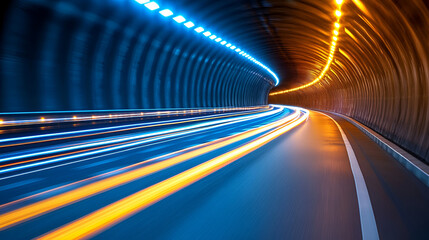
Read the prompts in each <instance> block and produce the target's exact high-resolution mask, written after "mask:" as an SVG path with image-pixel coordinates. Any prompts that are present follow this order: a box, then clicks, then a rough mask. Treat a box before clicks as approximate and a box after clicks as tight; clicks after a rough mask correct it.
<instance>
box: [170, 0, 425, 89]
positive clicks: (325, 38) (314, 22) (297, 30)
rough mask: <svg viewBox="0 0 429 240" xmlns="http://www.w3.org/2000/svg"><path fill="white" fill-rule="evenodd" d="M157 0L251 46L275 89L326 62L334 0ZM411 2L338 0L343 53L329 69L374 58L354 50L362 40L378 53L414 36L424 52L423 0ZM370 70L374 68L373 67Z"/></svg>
mask: <svg viewBox="0 0 429 240" xmlns="http://www.w3.org/2000/svg"><path fill="white" fill-rule="evenodd" d="M163 2H165V4H167V5H174V6H173V7H174V8H175V9H184V10H186V11H188V12H192V14H193V15H194V16H197V17H198V18H200V20H201V21H202V22H204V23H205V24H206V25H207V26H209V27H210V28H213V29H215V30H216V31H218V32H222V33H223V34H224V35H225V36H228V37H229V38H231V39H232V40H234V41H235V42H238V43H240V44H241V45H242V46H243V48H245V49H251V51H252V52H253V53H254V55H255V56H258V57H260V58H261V59H263V61H265V62H266V63H267V65H269V66H270V67H271V68H272V69H273V70H274V71H275V72H276V73H278V75H279V77H280V78H281V83H280V85H279V86H278V87H277V88H276V89H287V88H292V87H296V86H300V85H303V84H305V83H308V82H310V81H312V80H313V79H314V78H315V77H316V76H317V75H318V74H319V73H320V71H321V70H322V69H323V67H324V66H325V64H326V59H327V56H328V54H329V47H330V45H329V44H330V41H331V37H332V30H333V23H334V22H335V20H336V17H335V15H334V11H335V9H336V4H335V1H334V0H328V1H326V0H324V1H320V0H300V1H293V0H281V1H275V0H274V1H256V0H255V1H252V0H236V1H211V0H207V1H204V0H200V1H192V0H178V1H163ZM411 2H413V4H410V1H405V0H402V1H395V2H386V1H359V0H348V1H344V4H343V7H342V11H343V17H342V19H341V22H342V26H341V29H340V37H339V44H338V47H339V48H340V49H342V50H343V51H342V53H344V54H342V53H340V54H338V55H337V56H336V58H338V60H337V61H334V64H333V65H334V66H333V69H335V68H337V69H338V68H342V70H343V71H347V69H346V66H345V64H347V63H346V62H350V60H349V59H348V58H354V61H355V62H352V64H355V65H366V67H369V68H370V67H371V66H373V65H372V64H376V63H371V64H367V62H369V61H371V60H372V59H374V58H372V57H371V56H370V55H371V54H373V52H369V50H371V49H366V50H365V51H367V52H362V51H361V52H357V51H358V49H357V48H360V47H362V44H373V45H371V46H370V47H373V48H374V49H373V51H375V54H384V53H386V52H388V51H389V48H391V49H392V48H402V46H401V45H402V43H403V41H401V38H408V37H411V38H417V41H418V42H419V43H418V44H415V47H416V48H415V51H416V54H417V55H421V54H425V53H427V42H426V44H424V41H423V39H421V38H422V37H426V39H425V40H427V39H428V38H427V35H428V33H427V29H426V27H427V26H428V25H429V24H428V23H427V21H428V19H429V18H428V2H427V1H420V0H416V1H411ZM173 7H172V8H173ZM395 21H396V22H404V26H398V27H399V28H398V29H394V25H393V26H392V25H389V24H395ZM343 24H344V25H343ZM401 25H402V24H401ZM401 28H409V29H401ZM407 30H412V32H413V35H412V36H409V35H408V34H407V32H406V31H407ZM418 38H420V39H418ZM387 39H389V41H392V42H390V43H389V44H388V45H384V44H383V42H384V41H385V40H387ZM404 40H405V39H404ZM414 40H416V39H414ZM371 41H378V43H377V42H374V43H371ZM412 41H413V39H411V42H410V43H408V44H414V43H413V42H412ZM383 45H384V46H383ZM389 45H390V46H389ZM395 45H396V46H395ZM419 47H420V49H418V48H419ZM425 48H426V49H425ZM377 52H378V53H377ZM347 53H349V54H347ZM352 54H353V56H351V55H352ZM363 54H364V55H363ZM403 54H406V53H403ZM409 54H411V53H409ZM387 57H391V58H395V60H394V61H401V58H406V57H407V56H387ZM420 57H421V58H423V57H424V56H420ZM401 64H402V63H401ZM403 64H407V63H403ZM375 67H376V66H375ZM350 71H352V70H351V69H350ZM373 71H377V69H375V68H374V69H373ZM336 74H339V73H338V71H335V70H334V71H333V72H332V73H331V74H328V76H327V77H328V78H332V77H333V75H336ZM345 74H349V75H352V74H355V73H353V72H348V73H345Z"/></svg>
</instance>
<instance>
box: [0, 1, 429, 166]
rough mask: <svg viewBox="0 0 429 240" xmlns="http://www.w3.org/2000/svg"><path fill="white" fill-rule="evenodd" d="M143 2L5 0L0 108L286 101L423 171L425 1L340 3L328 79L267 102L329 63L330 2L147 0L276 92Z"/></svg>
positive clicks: (428, 141)
mask: <svg viewBox="0 0 429 240" xmlns="http://www.w3.org/2000/svg"><path fill="white" fill-rule="evenodd" d="M143 2H146V1H132V0H129V1H128V0H126V1H124V0H108V1H79V0H59V1H49V0H19V1H10V0H8V1H4V2H3V4H4V6H5V8H4V9H6V10H3V12H2V14H3V16H2V25H1V28H0V30H1V39H0V56H1V58H0V74H1V76H0V92H1V94H0V111H1V112H3V113H15V112H34V111H59V110H106V109H159V108H193V107H199V108H201V107H243V106H258V105H266V104H268V103H279V104H288V105H295V106H302V107H306V108H310V109H318V110H326V111H332V112H337V113H342V114H345V115H347V116H350V117H352V118H354V119H356V120H358V121H359V122H361V123H363V124H365V125H366V126H368V127H370V128H371V129H373V130H375V131H376V132H378V133H380V134H381V135H383V136H385V137H386V138H387V139H390V140H391V141H393V142H395V143H397V144H398V145H400V146H402V147H403V148H405V149H406V150H408V151H409V152H411V153H412V154H413V155H414V156H416V157H418V158H419V159H420V160H423V161H425V162H429V121H428V119H429V110H428V109H429V99H428V92H429V60H428V59H429V47H428V43H429V34H428V31H427V29H428V28H429V22H428V21H429V4H428V2H427V1H424V0H398V1H382V0H377V1H360V0H349V1H344V2H343V1H340V2H341V3H342V6H341V13H342V14H341V20H340V21H339V24H340V27H339V28H338V31H339V34H338V41H337V42H336V50H335V55H334V57H333V60H332V63H331V65H330V67H329V69H328V71H327V72H326V74H324V75H323V77H322V78H321V79H320V81H318V82H317V83H315V84H313V85H311V86H308V87H306V88H303V89H300V90H298V91H292V92H287V93H283V94H278V95H274V94H273V93H275V92H279V91H284V90H287V89H291V88H295V87H299V86H302V85H305V84H308V83H309V82H312V81H313V80H314V79H315V78H316V77H317V76H318V75H319V74H320V72H321V71H322V69H323V68H324V67H325V66H326V62H327V59H328V58H329V52H330V51H329V50H330V47H331V38H332V31H333V30H334V29H335V28H334V23H335V21H336V20H337V16H335V10H336V9H337V8H338V3H336V2H338V1H318V0H302V1H294V0H289V1H278V0H271V1H266V0H250V1H245V0H237V1H209V0H201V1H191V0H176V1H166V0H162V1H157V2H158V4H159V6H161V8H160V9H164V8H168V9H171V10H172V11H173V12H174V14H176V13H177V14H181V15H183V16H186V18H187V20H192V21H193V22H194V23H195V24H196V26H195V27H198V26H200V25H201V26H204V28H206V29H210V31H211V32H212V33H216V34H218V36H222V38H224V39H225V40H227V41H228V42H230V43H234V44H236V45H237V46H239V47H240V48H241V49H243V50H245V51H246V52H247V53H249V54H251V55H252V56H253V57H254V58H255V59H257V61H258V62H260V63H263V64H265V65H266V66H267V67H269V68H270V69H271V70H272V72H274V73H275V74H276V75H277V76H278V78H279V79H280V83H279V84H278V85H277V86H275V85H276V81H275V79H274V78H273V75H272V74H270V72H268V71H267V70H266V69H264V68H262V67H261V66H260V65H258V64H255V63H254V62H252V61H249V60H248V59H246V58H243V56H242V55H240V54H237V52H236V51H234V50H231V49H230V48H225V47H224V46H222V45H220V44H219V42H216V39H210V38H208V37H206V36H204V35H203V34H202V33H198V32H196V31H194V30H195V27H190V28H187V27H184V26H183V24H180V23H178V22H176V21H173V20H172V17H174V16H176V15H173V16H171V17H169V16H167V17H165V16H163V15H160V14H159V11H158V10H159V9H157V10H155V11H151V10H150V9H148V8H147V7H145V6H144V4H142V3H143ZM222 40H223V39H222ZM219 41H221V40H219ZM270 92H271V96H269V94H270Z"/></svg>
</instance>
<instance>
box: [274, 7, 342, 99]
mask: <svg viewBox="0 0 429 240" xmlns="http://www.w3.org/2000/svg"><path fill="white" fill-rule="evenodd" d="M335 2H336V4H337V9H336V10H335V16H336V17H337V21H336V22H335V23H334V31H333V36H332V42H331V46H330V53H329V57H328V61H326V65H325V67H324V68H323V70H322V71H321V72H320V74H319V76H317V77H316V78H315V79H314V80H313V81H311V82H309V83H307V84H305V85H302V86H299V87H296V88H291V89H287V90H281V91H277V92H272V93H270V96H275V95H279V94H284V93H288V92H294V91H298V90H301V89H304V88H307V87H310V86H312V85H314V84H316V83H317V82H319V81H320V80H322V78H323V77H324V76H325V74H326V72H327V71H328V70H329V68H330V67H331V63H332V60H333V59H334V54H335V50H336V47H337V41H338V34H339V30H340V19H341V15H342V13H341V5H342V4H343V0H336V1H335Z"/></svg>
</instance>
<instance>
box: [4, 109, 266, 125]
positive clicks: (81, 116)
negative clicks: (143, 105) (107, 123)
mask: <svg viewBox="0 0 429 240" xmlns="http://www.w3.org/2000/svg"><path fill="white" fill-rule="evenodd" d="M261 108H265V106H262V107H261V106H255V107H228V108H208V109H199V110H198V111H199V112H198V113H216V112H225V111H249V110H256V109H261ZM105 111H106V110H103V112H105ZM117 111H118V110H112V112H111V113H108V114H94V112H97V110H91V111H87V112H90V113H91V114H90V115H88V114H85V111H79V112H76V111H52V112H12V113H0V116H2V119H0V127H7V126H22V125H35V124H42V123H43V124H46V123H66V122H73V123H75V122H81V121H92V120H116V119H123V118H141V117H158V116H169V115H177V116H180V115H187V114H189V113H195V112H194V110H193V109H182V110H178V109H175V110H162V111H150V112H147V111H146V112H145V111H142V109H134V110H132V109H130V110H128V111H135V112H133V113H118V112H117ZM23 114H33V115H34V114H38V115H40V114H45V115H46V117H40V116H36V117H34V118H31V119H20V120H12V119H11V118H13V117H14V116H15V117H16V116H18V115H23ZM49 114H73V115H72V116H71V117H52V118H49V117H47V116H49Z"/></svg>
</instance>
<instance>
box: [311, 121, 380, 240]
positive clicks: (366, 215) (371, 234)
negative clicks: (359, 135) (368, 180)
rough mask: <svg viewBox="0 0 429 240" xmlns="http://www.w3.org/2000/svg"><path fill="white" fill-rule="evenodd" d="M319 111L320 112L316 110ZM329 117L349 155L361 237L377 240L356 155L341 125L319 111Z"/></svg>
mask: <svg viewBox="0 0 429 240" xmlns="http://www.w3.org/2000/svg"><path fill="white" fill-rule="evenodd" d="M318 113H321V112H318ZM321 114H323V115H325V116H327V117H329V118H330V119H331V120H332V121H333V122H334V123H335V125H337V127H338V129H339V130H340V133H341V137H342V138H343V141H344V145H345V146H346V150H347V155H348V156H349V160H350V166H351V169H352V173H353V178H354V180H355V187H356V194H357V198H358V204H359V215H360V225H361V228H362V239H363V240H377V239H379V236H378V230H377V224H376V222H375V217H374V211H373V210H372V205H371V200H370V198H369V193H368V189H367V188H366V184H365V179H364V178H363V174H362V171H361V170H360V167H359V163H358V161H357V159H356V155H355V153H354V151H353V148H352V145H351V144H350V142H349V140H348V139H347V136H346V134H345V133H344V131H343V129H342V128H341V126H340V125H339V124H338V123H337V121H335V120H334V119H333V118H331V117H330V116H328V115H326V114H324V113H321Z"/></svg>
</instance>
